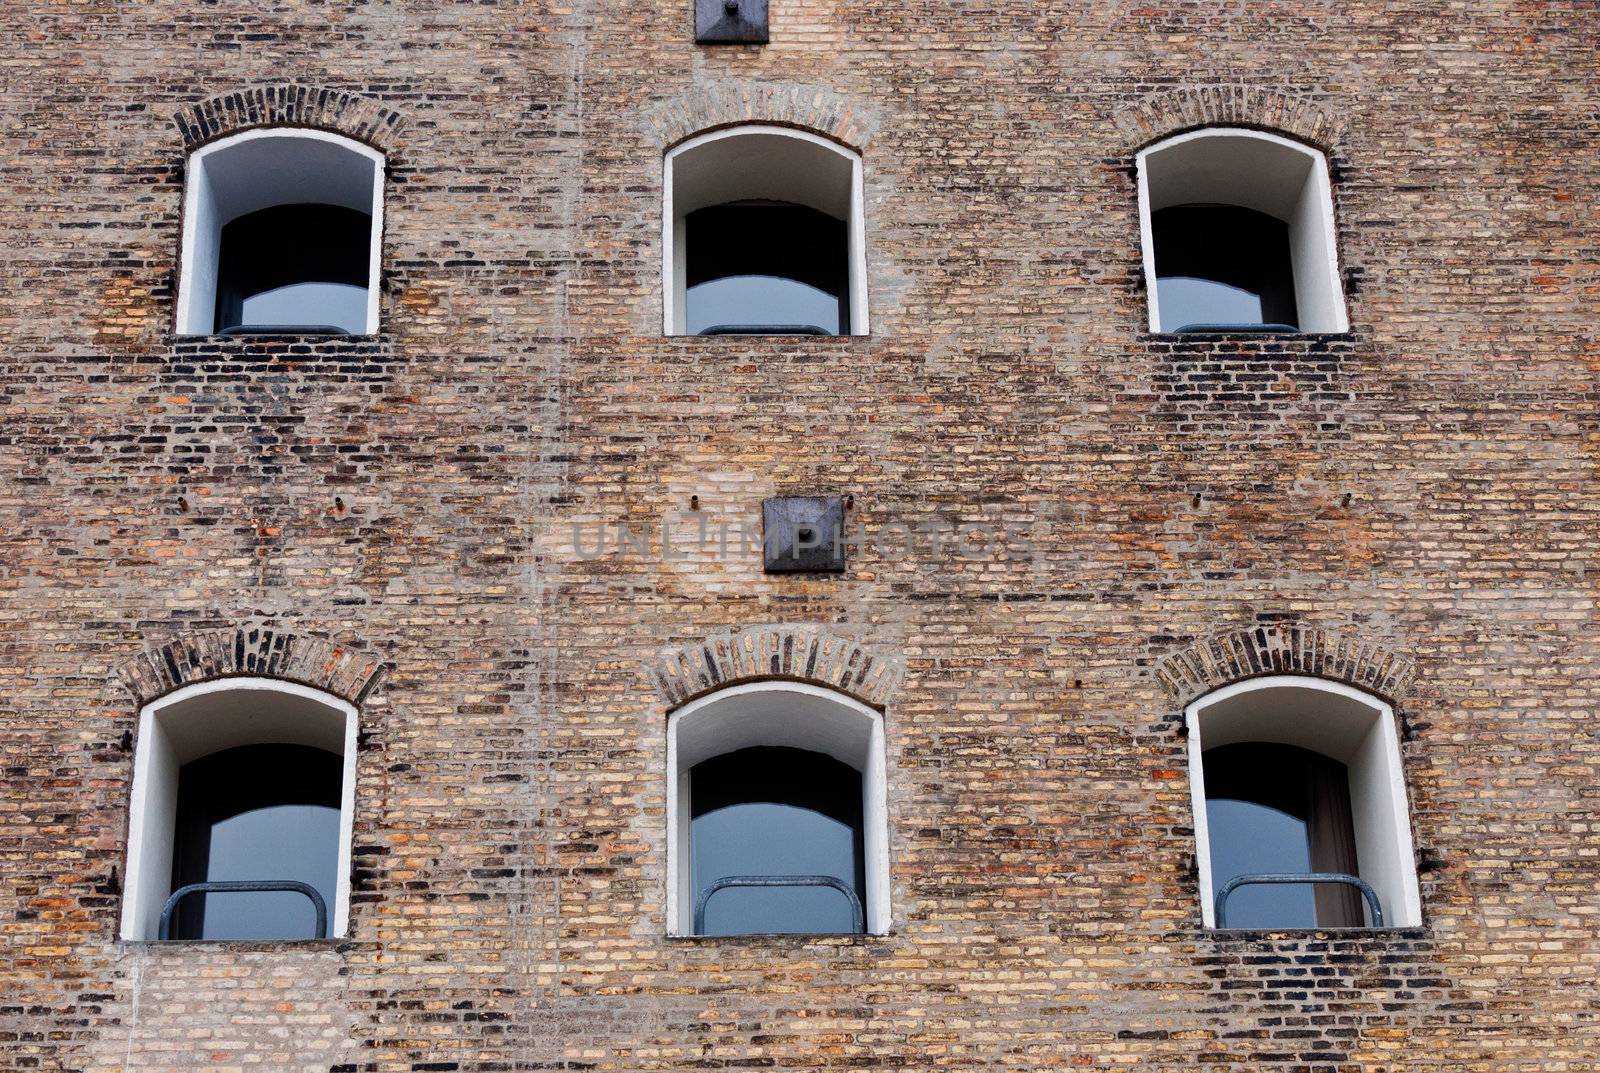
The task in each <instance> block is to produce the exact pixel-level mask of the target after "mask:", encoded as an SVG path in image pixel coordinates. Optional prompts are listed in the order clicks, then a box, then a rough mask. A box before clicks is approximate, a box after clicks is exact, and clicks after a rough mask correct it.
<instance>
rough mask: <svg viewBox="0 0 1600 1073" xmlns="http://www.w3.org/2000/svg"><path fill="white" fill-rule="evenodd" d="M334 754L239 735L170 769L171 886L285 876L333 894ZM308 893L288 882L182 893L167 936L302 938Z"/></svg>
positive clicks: (338, 771)
mask: <svg viewBox="0 0 1600 1073" xmlns="http://www.w3.org/2000/svg"><path fill="white" fill-rule="evenodd" d="M343 768H344V765H343V762H342V760H341V759H340V758H339V757H338V756H337V755H336V754H334V753H330V752H326V751H324V750H322V749H313V748H310V747H308V746H304V745H246V746H241V747H239V748H236V749H225V750H223V751H222V752H218V753H213V754H211V755H210V756H206V757H202V758H200V759H199V760H193V761H190V762H189V763H187V764H185V765H183V768H182V770H181V771H179V773H178V811H177V828H176V830H175V831H174V838H173V858H172V889H173V890H177V889H178V888H179V887H183V886H186V885H188V884H190V883H206V882H218V881H224V880H248V879H294V880H299V881H300V882H302V883H309V884H310V885H311V886H313V887H315V888H316V889H317V892H318V893H319V894H321V895H322V898H323V901H324V902H326V903H327V904H328V905H330V906H331V905H333V904H334V894H335V887H336V885H337V872H338V860H339V798H340V788H341V784H342V782H343V778H344V772H343ZM314 923H315V916H314V910H313V909H312V906H311V903H310V902H309V901H308V900H307V899H306V898H305V897H304V896H302V895H299V894H293V893H287V892H277V891H274V892H251V893H215V894H191V895H189V896H188V897H186V898H184V899H183V900H182V901H180V902H179V903H178V906H177V909H176V911H175V912H174V914H173V929H172V937H173V938H175V939H302V938H308V937H310V936H311V935H312V934H313V932H314V930H315V928H314Z"/></svg>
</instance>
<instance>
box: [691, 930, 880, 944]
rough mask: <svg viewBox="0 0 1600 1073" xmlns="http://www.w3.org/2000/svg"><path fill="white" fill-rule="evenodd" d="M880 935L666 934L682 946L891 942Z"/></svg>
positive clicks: (842, 933) (844, 933)
mask: <svg viewBox="0 0 1600 1073" xmlns="http://www.w3.org/2000/svg"><path fill="white" fill-rule="evenodd" d="M893 937H894V936H893V933H892V932H891V933H888V934H884V935H874V934H871V933H868V934H851V933H848V932H839V933H836V934H830V935H795V934H791V933H787V932H761V933H758V934H754V935H668V936H666V939H667V941H668V942H670V943H673V944H675V945H682V946H727V945H732V946H784V947H800V946H817V945H821V946H874V945H878V944H881V943H884V942H886V941H888V940H890V939H892V938H893Z"/></svg>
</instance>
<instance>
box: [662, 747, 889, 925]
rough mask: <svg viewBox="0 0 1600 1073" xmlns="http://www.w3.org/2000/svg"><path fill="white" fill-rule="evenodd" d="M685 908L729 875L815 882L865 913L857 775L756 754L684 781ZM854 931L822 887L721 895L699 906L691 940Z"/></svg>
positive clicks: (766, 751)
mask: <svg viewBox="0 0 1600 1073" xmlns="http://www.w3.org/2000/svg"><path fill="white" fill-rule="evenodd" d="M689 780H690V781H689V786H690V816H691V820H690V834H689V839H690V847H691V853H690V857H691V861H692V869H693V872H692V876H691V887H692V889H693V897H694V899H695V903H696V904H697V905H698V904H700V900H701V898H702V896H703V895H705V893H706V892H707V890H708V889H710V888H711V887H712V886H713V885H714V884H716V883H717V881H718V880H722V879H727V878H728V877H732V876H754V877H774V876H790V877H794V876H807V877H816V876H825V877H830V878H832V879H834V880H837V881H838V882H839V883H841V884H842V885H843V886H845V887H846V888H848V889H849V890H850V891H851V892H852V893H853V894H854V895H855V897H856V900H857V902H858V903H859V904H860V906H861V907H862V909H863V911H864V909H865V905H866V860H865V854H864V853H863V838H864V829H863V825H862V804H861V801H862V798H861V794H862V785H861V773H860V772H859V771H857V770H856V769H854V768H852V767H850V766H849V765H848V764H844V763H841V762H839V761H838V760H835V759H833V758H832V757H830V756H826V755H824V754H822V753H815V752H810V751H808V750H805V749H790V748H778V747H766V746H760V747H756V748H750V749H740V750H738V751H736V752H732V753H726V754H724V755H722V756H717V757H713V758H712V759H710V760H705V761H702V762H700V763H699V764H696V765H695V766H694V767H693V768H692V769H691V770H690V773H689ZM861 930H862V927H861V924H860V922H859V921H858V920H857V917H856V911H855V907H854V906H852V904H851V902H850V899H849V897H848V896H846V895H845V894H844V893H843V892H842V891H840V890H838V889H837V888H835V887H831V886H820V885H813V886H794V887H768V886H752V887H739V886H735V887H725V888H722V889H719V890H717V891H716V892H715V893H713V894H712V895H711V896H710V897H709V899H707V900H706V902H705V916H704V921H703V924H702V925H701V927H700V928H699V929H698V930H697V933H698V934H701V935H762V934H798V935H839V934H849V933H852V932H859V931H861Z"/></svg>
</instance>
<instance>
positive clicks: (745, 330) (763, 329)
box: [698, 324, 838, 335]
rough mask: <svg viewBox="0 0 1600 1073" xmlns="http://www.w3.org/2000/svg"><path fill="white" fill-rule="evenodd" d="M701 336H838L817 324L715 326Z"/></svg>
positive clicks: (705, 330)
mask: <svg viewBox="0 0 1600 1073" xmlns="http://www.w3.org/2000/svg"><path fill="white" fill-rule="evenodd" d="M698 334H700V335H836V334H838V333H836V332H830V331H829V330H828V329H826V328H819V327H818V326H817V325H815V324H713V325H712V326H711V327H709V328H701V329H700V331H699V333H698Z"/></svg>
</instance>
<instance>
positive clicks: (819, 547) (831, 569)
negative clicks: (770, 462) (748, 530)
mask: <svg viewBox="0 0 1600 1073" xmlns="http://www.w3.org/2000/svg"><path fill="white" fill-rule="evenodd" d="M761 527H762V541H763V545H764V552H765V561H766V570H767V573H769V574H795V573H802V572H813V573H837V572H839V571H841V570H843V569H844V545H843V537H844V500H843V499H842V498H841V497H840V496H773V497H772V498H771V499H763V500H762V501H761Z"/></svg>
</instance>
